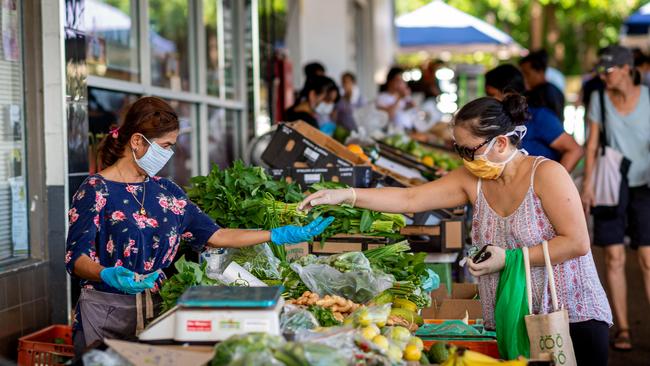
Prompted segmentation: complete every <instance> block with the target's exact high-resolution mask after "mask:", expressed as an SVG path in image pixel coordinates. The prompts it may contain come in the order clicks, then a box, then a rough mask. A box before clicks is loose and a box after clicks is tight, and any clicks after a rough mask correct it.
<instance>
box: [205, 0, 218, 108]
mask: <svg viewBox="0 0 650 366" xmlns="http://www.w3.org/2000/svg"><path fill="white" fill-rule="evenodd" d="M218 8H219V6H218V2H217V1H215V0H203V24H204V26H205V46H206V50H205V57H206V60H205V61H206V62H205V65H206V84H207V87H208V94H210V95H214V96H217V97H218V96H219V90H220V89H221V88H220V85H219V84H220V83H221V82H222V81H223V72H222V71H223V70H222V69H221V68H220V67H219V66H220V65H221V62H219V58H220V57H223V55H222V54H221V53H220V52H219V51H220V50H221V48H220V47H219V43H221V42H222V41H221V40H220V38H219V35H220V34H222V32H220V31H219V12H218Z"/></svg>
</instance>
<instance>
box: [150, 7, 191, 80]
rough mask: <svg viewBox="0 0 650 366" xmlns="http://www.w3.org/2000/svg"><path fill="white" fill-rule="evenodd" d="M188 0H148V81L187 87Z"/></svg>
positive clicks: (188, 56) (188, 59) (188, 61)
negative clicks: (149, 73) (149, 62)
mask: <svg viewBox="0 0 650 366" xmlns="http://www.w3.org/2000/svg"><path fill="white" fill-rule="evenodd" d="M189 19H190V16H189V2H188V1H187V0H149V50H150V52H151V55H150V58H151V84H152V85H155V86H160V87H164V88H170V89H172V90H179V91H180V90H184V91H189V90H190V69H189V67H190V52H189V44H190V37H189V23H188V22H189Z"/></svg>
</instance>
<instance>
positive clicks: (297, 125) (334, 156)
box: [262, 121, 366, 168]
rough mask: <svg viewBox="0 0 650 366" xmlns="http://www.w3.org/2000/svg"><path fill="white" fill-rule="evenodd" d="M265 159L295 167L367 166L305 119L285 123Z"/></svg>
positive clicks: (279, 166) (278, 130) (263, 156)
mask: <svg viewBox="0 0 650 366" xmlns="http://www.w3.org/2000/svg"><path fill="white" fill-rule="evenodd" d="M262 160H264V161H265V162H266V163H267V164H269V165H270V166H271V167H273V168H286V167H293V166H295V164H296V163H305V164H306V165H307V166H308V167H312V168H322V167H336V166H340V167H351V166H354V165H366V161H365V160H363V159H361V158H360V157H359V156H357V155H356V154H355V153H353V152H352V151H350V150H348V149H347V148H346V147H345V146H344V145H342V144H341V143H339V142H338V141H336V140H334V139H333V138H331V137H329V136H327V135H325V134H324V133H322V132H320V131H319V130H318V129H316V128H314V127H312V126H310V125H309V124H308V123H305V122H302V121H298V122H293V123H283V124H281V125H280V126H279V127H278V129H277V130H276V132H275V134H274V135H273V138H272V139H271V142H270V143H269V146H268V147H267V148H266V150H265V151H264V153H263V154H262Z"/></svg>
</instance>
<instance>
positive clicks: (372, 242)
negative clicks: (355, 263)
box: [311, 234, 390, 254]
mask: <svg viewBox="0 0 650 366" xmlns="http://www.w3.org/2000/svg"><path fill="white" fill-rule="evenodd" d="M389 243H390V240H389V239H387V238H383V237H376V236H363V235H347V234H338V235H334V236H333V237H331V238H329V239H327V241H325V242H324V243H322V244H321V242H320V241H318V240H315V241H314V242H313V243H312V244H311V253H313V254H339V253H348V252H359V251H363V250H368V249H374V248H378V247H380V246H384V245H386V244H389Z"/></svg>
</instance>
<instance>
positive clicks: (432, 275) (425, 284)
mask: <svg viewBox="0 0 650 366" xmlns="http://www.w3.org/2000/svg"><path fill="white" fill-rule="evenodd" d="M426 272H427V273H426V274H425V275H423V276H422V277H421V278H420V282H421V283H422V285H421V286H422V289H423V290H424V291H426V292H431V291H433V290H435V289H437V288H438V287H440V276H438V274H437V273H436V272H434V271H433V270H432V269H431V268H427V269H426Z"/></svg>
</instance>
